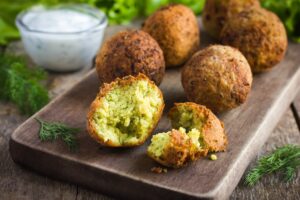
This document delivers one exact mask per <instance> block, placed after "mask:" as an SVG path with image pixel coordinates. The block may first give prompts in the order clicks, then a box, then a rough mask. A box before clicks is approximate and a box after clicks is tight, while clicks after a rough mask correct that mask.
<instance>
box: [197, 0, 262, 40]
mask: <svg viewBox="0 0 300 200" xmlns="http://www.w3.org/2000/svg"><path fill="white" fill-rule="evenodd" d="M251 7H260V3H259V0H221V1H220V0H206V3H205V7H204V10H203V14H202V21H203V25H204V27H205V30H206V31H207V32H208V33H209V34H210V35H211V36H212V37H214V38H216V39H219V36H220V32H221V30H222V28H223V26H224V24H225V22H226V21H227V20H230V18H231V17H233V16H234V15H236V14H238V13H239V12H241V11H243V10H245V9H249V8H251Z"/></svg>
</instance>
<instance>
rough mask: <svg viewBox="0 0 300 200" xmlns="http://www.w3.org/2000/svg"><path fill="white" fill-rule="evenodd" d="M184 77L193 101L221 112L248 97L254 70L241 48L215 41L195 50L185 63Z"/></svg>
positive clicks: (188, 94)
mask: <svg viewBox="0 0 300 200" xmlns="http://www.w3.org/2000/svg"><path fill="white" fill-rule="evenodd" d="M181 81H182V85H183V88H184V90H185V94H186V95H187V98H188V100H189V101H192V102H195V103H198V104H202V105H205V106H207V107H208V108H209V109H211V110H212V111H213V112H216V113H220V112H223V111H227V110H229V109H232V108H235V107H237V106H239V105H241V104H242V103H244V102H245V101H246V99H247V96H248V93H249V92H250V89H251V85H252V73H251V68H250V66H249V64H248V62H247V60H246V58H245V57H244V56H243V54H242V53H241V52H240V51H239V50H237V49H235V48H232V47H230V46H222V45H212V46H209V47H207V48H205V49H203V50H201V51H199V52H197V53H196V54H194V55H193V57H192V58H191V59H190V60H189V61H188V62H187V63H186V64H185V66H184V68H183V70H182V73H181Z"/></svg>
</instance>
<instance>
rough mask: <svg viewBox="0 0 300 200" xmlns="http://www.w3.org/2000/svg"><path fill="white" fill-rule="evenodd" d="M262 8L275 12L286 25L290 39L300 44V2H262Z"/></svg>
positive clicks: (265, 0) (289, 0)
mask: <svg viewBox="0 0 300 200" xmlns="http://www.w3.org/2000/svg"><path fill="white" fill-rule="evenodd" d="M262 6H263V7H265V8H266V9H268V10H271V11H273V12H275V13H276V14H277V15H278V16H279V17H280V19H281V20H282V22H283V23H284V25H285V28H286V30H287V33H288V35H289V37H290V38H292V39H293V40H294V41H295V42H299V43H300V20H299V19H300V0H285V1H279V0H262Z"/></svg>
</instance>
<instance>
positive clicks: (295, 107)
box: [291, 86, 300, 130]
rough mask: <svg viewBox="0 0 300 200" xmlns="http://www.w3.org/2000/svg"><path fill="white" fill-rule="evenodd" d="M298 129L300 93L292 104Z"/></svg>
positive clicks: (299, 122)
mask: <svg viewBox="0 0 300 200" xmlns="http://www.w3.org/2000/svg"><path fill="white" fill-rule="evenodd" d="M298 87H300V86H298ZM291 109H292V111H293V114H294V117H295V120H296V123H297V125H298V129H299V130H300V93H299V94H298V95H297V96H296V98H295V100H294V102H293V103H292V105H291Z"/></svg>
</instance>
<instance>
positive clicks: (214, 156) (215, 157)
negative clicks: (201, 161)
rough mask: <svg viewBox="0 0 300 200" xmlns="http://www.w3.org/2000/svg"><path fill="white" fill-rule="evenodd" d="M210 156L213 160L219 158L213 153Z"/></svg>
mask: <svg viewBox="0 0 300 200" xmlns="http://www.w3.org/2000/svg"><path fill="white" fill-rule="evenodd" d="M209 158H210V160H212V161H215V160H218V157H217V155H216V154H211V155H210V157H209Z"/></svg>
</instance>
